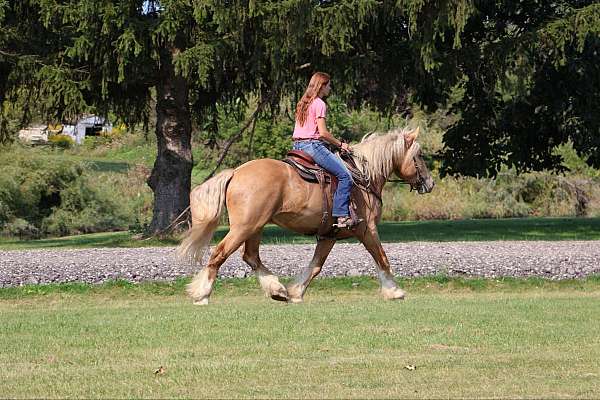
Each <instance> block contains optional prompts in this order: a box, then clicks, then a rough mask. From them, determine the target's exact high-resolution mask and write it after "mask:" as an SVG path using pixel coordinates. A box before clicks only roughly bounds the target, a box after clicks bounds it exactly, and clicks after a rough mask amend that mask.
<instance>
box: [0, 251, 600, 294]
mask: <svg viewBox="0 0 600 400" xmlns="http://www.w3.org/2000/svg"><path fill="white" fill-rule="evenodd" d="M314 248H315V245H264V246H262V247H261V258H262V260H263V262H264V263H265V264H266V265H267V267H268V268H270V269H271V270H272V271H273V272H275V273H276V274H277V275H295V274H296V273H297V272H298V271H299V270H300V268H302V267H303V266H306V265H307V264H308V262H309V260H310V258H311V256H312V253H313V251H314ZM384 248H385V250H386V253H387V255H388V258H389V260H390V262H391V264H392V267H393V269H394V271H395V273H396V274H397V275H399V276H424V275H432V274H436V273H439V272H444V273H447V274H449V275H461V276H480V277H499V276H514V277H519V276H540V277H544V278H550V279H567V278H580V277H584V276H587V275H590V274H600V241H561V242H542V241H535V242H533V241H529V242H527V241H519V242H447V243H430V242H412V243H386V244H384ZM197 270H198V267H192V266H190V265H184V264H181V263H178V262H176V261H175V259H174V248H173V247H155V248H138V249H116V248H102V249H83V250H33V251H0V287H9V286H19V285H24V284H37V283H52V282H89V283H100V282H104V281H106V280H112V279H126V280H129V281H134V282H139V281H145V280H172V279H175V278H177V277H180V276H187V275H191V274H193V273H195V272H196V271H197ZM250 273H251V271H250V268H249V267H248V266H247V265H246V264H245V263H244V262H243V261H242V259H241V257H240V254H239V252H236V253H235V254H234V255H232V256H231V257H230V258H229V260H227V262H226V263H225V264H224V265H223V266H222V267H221V269H220V271H219V275H220V276H221V277H244V276H248V275H249V274H250ZM356 275H371V276H374V275H375V266H374V263H373V261H372V259H371V256H370V255H369V254H368V253H367V251H366V250H365V249H364V247H362V245H359V244H352V243H338V244H336V246H335V247H334V249H333V251H332V253H331V254H330V255H329V258H328V260H327V261H326V262H325V266H324V268H323V271H322V273H321V276H356Z"/></svg>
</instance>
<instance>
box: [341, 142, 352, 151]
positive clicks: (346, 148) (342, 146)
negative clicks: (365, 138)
mask: <svg viewBox="0 0 600 400" xmlns="http://www.w3.org/2000/svg"><path fill="white" fill-rule="evenodd" d="M340 147H341V148H342V150H344V151H347V152H348V153H351V152H352V148H351V147H350V145H349V144H348V143H346V142H342V145H341V146H340Z"/></svg>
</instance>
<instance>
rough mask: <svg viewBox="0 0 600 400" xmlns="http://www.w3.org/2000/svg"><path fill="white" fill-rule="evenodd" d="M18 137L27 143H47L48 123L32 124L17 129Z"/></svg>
mask: <svg viewBox="0 0 600 400" xmlns="http://www.w3.org/2000/svg"><path fill="white" fill-rule="evenodd" d="M19 139H20V140H21V141H23V142H25V143H29V144H45V143H48V125H33V126H30V127H28V128H25V129H21V130H20V131H19Z"/></svg>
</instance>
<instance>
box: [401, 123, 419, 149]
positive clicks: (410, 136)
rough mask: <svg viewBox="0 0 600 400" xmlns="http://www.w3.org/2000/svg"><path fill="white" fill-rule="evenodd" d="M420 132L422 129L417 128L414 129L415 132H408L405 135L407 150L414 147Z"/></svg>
mask: <svg viewBox="0 0 600 400" xmlns="http://www.w3.org/2000/svg"><path fill="white" fill-rule="evenodd" d="M420 131H421V128H420V127H418V126H417V127H416V129H414V130H413V131H411V132H406V133H405V134H404V144H405V146H406V148H409V147H410V146H412V145H413V143H414V142H415V140H417V136H419V132H420Z"/></svg>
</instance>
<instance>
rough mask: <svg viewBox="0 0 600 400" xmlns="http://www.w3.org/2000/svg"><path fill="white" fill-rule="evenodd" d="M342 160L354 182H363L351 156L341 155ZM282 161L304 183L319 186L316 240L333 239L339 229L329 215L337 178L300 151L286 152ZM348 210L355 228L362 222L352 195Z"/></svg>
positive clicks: (362, 177)
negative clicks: (320, 202) (320, 203)
mask: <svg viewBox="0 0 600 400" xmlns="http://www.w3.org/2000/svg"><path fill="white" fill-rule="evenodd" d="M342 160H343V161H344V162H345V163H346V165H347V166H348V169H349V171H350V173H351V174H352V179H353V180H354V181H355V182H362V181H364V179H365V177H364V176H363V175H362V174H361V173H360V170H359V169H358V168H357V167H356V164H355V163H354V159H353V158H352V157H351V156H349V155H343V154H342ZM282 161H283V162H285V163H287V164H289V165H291V166H292V167H294V168H295V169H296V171H297V172H298V174H299V175H300V177H301V178H302V179H304V180H305V181H307V182H311V183H318V184H319V186H320V187H321V193H322V195H323V216H322V217H321V224H320V225H319V229H318V230H317V239H320V238H327V239H334V238H335V235H336V234H337V233H338V232H339V229H337V228H335V227H333V217H330V215H331V209H332V207H333V194H334V193H335V191H336V189H337V184H338V179H337V177H336V176H335V175H333V174H331V173H329V172H328V171H326V170H324V169H323V168H321V167H320V166H319V165H317V163H315V160H314V159H313V158H312V157H311V156H310V154H308V153H305V152H303V151H301V150H290V151H288V153H287V157H286V158H284V159H283V160H282ZM349 209H350V218H352V222H353V225H354V226H356V225H358V224H359V223H360V222H361V221H362V220H360V219H359V218H358V216H357V214H356V202H355V201H354V196H353V194H352V193H351V194H350V207H349Z"/></svg>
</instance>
